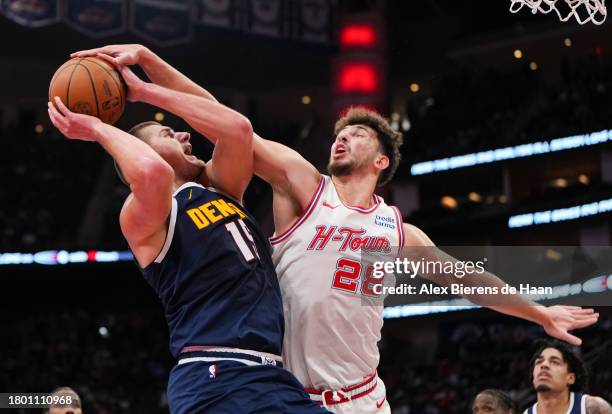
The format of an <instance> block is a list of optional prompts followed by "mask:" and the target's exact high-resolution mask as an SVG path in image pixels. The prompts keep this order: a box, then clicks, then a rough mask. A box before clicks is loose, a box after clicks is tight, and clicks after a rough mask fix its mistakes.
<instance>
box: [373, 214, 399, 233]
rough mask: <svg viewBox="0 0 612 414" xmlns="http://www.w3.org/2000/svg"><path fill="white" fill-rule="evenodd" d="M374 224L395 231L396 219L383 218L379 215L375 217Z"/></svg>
mask: <svg viewBox="0 0 612 414" xmlns="http://www.w3.org/2000/svg"><path fill="white" fill-rule="evenodd" d="M374 224H376V225H377V226H380V227H384V228H387V229H391V230H395V227H396V224H395V217H388V216H381V215H379V214H377V215H376V216H375V217H374Z"/></svg>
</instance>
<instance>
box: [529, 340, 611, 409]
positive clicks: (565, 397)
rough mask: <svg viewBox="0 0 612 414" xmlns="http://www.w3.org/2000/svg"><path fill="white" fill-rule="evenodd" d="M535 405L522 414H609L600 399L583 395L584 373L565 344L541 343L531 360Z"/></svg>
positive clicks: (609, 407)
mask: <svg viewBox="0 0 612 414" xmlns="http://www.w3.org/2000/svg"><path fill="white" fill-rule="evenodd" d="M531 365H532V366H533V371H532V376H533V377H532V380H533V387H534V389H535V391H536V392H537V394H538V400H537V402H536V403H535V404H534V405H533V406H532V407H530V408H529V409H527V410H525V412H524V414H566V413H567V414H612V407H611V406H610V404H608V403H607V402H606V401H605V400H604V399H602V398H600V397H595V396H591V395H587V394H584V393H583V392H584V390H585V387H586V385H587V373H586V370H585V368H584V364H583V362H582V359H581V358H580V357H579V356H578V354H577V353H576V352H575V351H574V350H573V349H572V348H570V347H569V346H568V345H567V344H565V343H563V342H560V341H545V342H544V343H542V345H541V346H540V347H539V348H538V350H537V351H536V352H535V354H534V355H533V358H532V359H531Z"/></svg>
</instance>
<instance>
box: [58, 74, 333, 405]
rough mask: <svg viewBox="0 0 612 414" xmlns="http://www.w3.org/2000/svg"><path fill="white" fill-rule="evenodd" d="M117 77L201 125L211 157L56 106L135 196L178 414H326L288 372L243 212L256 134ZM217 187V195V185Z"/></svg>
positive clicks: (216, 107)
mask: <svg viewBox="0 0 612 414" xmlns="http://www.w3.org/2000/svg"><path fill="white" fill-rule="evenodd" d="M122 75H123V77H124V79H125V80H126V83H127V85H128V88H129V96H128V99H129V100H132V101H142V102H146V103H149V104H152V105H156V106H158V107H160V108H163V109H165V110H167V111H169V112H172V113H174V114H176V115H177V116H180V117H182V118H184V119H185V120H187V122H189V123H191V124H192V125H196V124H197V126H196V129H197V130H198V132H200V133H202V134H203V135H204V136H206V137H210V138H211V140H212V141H213V142H214V143H215V149H214V152H213V155H212V159H211V161H210V162H208V163H205V162H204V161H202V160H200V159H198V158H197V157H195V156H194V155H192V154H191V144H190V143H189V141H190V135H189V133H186V132H175V131H173V130H172V128H170V127H167V126H163V125H160V124H157V123H155V122H148V123H143V124H139V125H137V127H135V128H133V129H132V134H133V135H132V134H128V133H126V132H123V131H121V130H119V129H117V128H115V127H113V126H111V125H107V124H104V123H102V121H100V120H99V119H98V118H94V117H92V116H88V115H81V114H76V113H72V112H71V111H69V110H68V109H67V108H66V107H65V106H64V104H63V103H62V102H61V100H60V99H59V98H57V97H56V98H55V100H54V104H55V105H54V104H52V103H51V102H49V105H48V110H49V116H50V118H51V121H52V122H53V124H54V125H55V126H56V127H57V128H58V129H59V130H60V131H61V132H62V133H63V134H64V135H65V136H66V137H68V138H71V139H80V140H87V141H95V142H98V143H99V144H101V145H102V146H103V147H104V149H105V150H107V151H108V152H109V153H110V155H111V156H112V157H113V158H114V160H115V161H116V163H117V165H118V167H119V169H120V171H121V175H122V177H123V178H124V179H125V180H126V181H127V182H128V183H129V185H130V188H131V194H130V195H129V196H128V198H127V199H126V201H125V204H124V205H123V208H122V210H121V215H120V225H121V230H122V232H123V234H124V236H125V238H126V240H127V241H128V243H129V246H130V248H131V250H132V252H133V253H134V257H135V259H136V261H137V263H138V266H139V267H140V269H141V271H142V273H143V275H144V277H145V279H146V281H147V282H148V283H149V284H150V285H151V286H152V287H153V289H154V290H155V292H156V293H157V295H158V296H159V298H160V300H161V302H162V305H163V308H164V311H165V316H166V320H167V323H168V327H169V332H170V351H171V353H172V355H173V356H174V357H176V358H177V360H178V364H177V365H176V366H175V367H174V368H173V369H172V372H171V373H170V378H169V383H168V404H169V407H170V411H171V412H172V413H176V414H194V413H207V414H217V413H325V412H327V411H326V410H324V409H322V408H321V407H319V405H317V404H315V403H313V402H312V401H311V400H310V398H309V397H308V394H306V393H305V391H304V390H303V387H302V385H301V384H300V383H299V381H298V380H297V379H296V378H295V377H294V376H293V375H292V374H290V373H289V372H288V371H286V370H284V369H283V368H282V359H281V357H280V355H281V344H282V340H283V331H284V318H283V305H282V301H281V296H280V288H279V285H278V281H277V277H276V273H275V271H274V266H273V264H272V260H271V257H270V253H269V251H268V245H267V241H266V239H265V238H264V236H263V235H262V234H261V231H260V230H259V228H258V226H257V225H256V224H255V222H254V221H253V219H252V218H251V216H250V215H249V214H248V213H247V212H246V210H245V209H244V208H243V206H242V205H241V204H240V200H241V199H242V195H243V192H244V190H245V188H246V186H247V184H248V183H249V181H250V179H251V176H252V169H253V154H252V140H253V139H252V129H251V125H250V123H249V121H248V120H247V119H246V118H245V117H243V116H242V115H240V114H238V113H237V112H235V111H233V110H231V109H229V108H227V107H225V106H223V105H221V104H218V103H216V102H212V101H207V102H200V101H202V99H199V98H196V97H193V96H192V95H187V94H182V93H179V92H175V91H172V90H169V89H166V88H163V87H160V86H157V85H154V84H151V83H145V82H142V81H141V80H140V79H139V78H137V77H136V76H135V75H134V74H133V73H132V72H131V71H130V70H129V69H127V68H123V70H122ZM213 187H214V188H213Z"/></svg>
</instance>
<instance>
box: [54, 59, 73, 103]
mask: <svg viewBox="0 0 612 414" xmlns="http://www.w3.org/2000/svg"><path fill="white" fill-rule="evenodd" d="M76 65H77V63H73V64H72V65H68V66H63V67H61V68H60V69H59V70H58V71H57V72H55V75H53V78H52V79H51V85H49V100H51V99H53V96H51V91H52V90H53V84H55V81H56V80H57V78H58V77H59V75H60V74H61V73H62V72H63V71H65V70H66V69H68V68H71V67H73V66H76Z"/></svg>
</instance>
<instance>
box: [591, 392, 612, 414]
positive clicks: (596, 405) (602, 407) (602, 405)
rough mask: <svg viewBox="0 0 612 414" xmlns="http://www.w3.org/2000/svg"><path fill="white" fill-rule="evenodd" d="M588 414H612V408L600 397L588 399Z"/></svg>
mask: <svg viewBox="0 0 612 414" xmlns="http://www.w3.org/2000/svg"><path fill="white" fill-rule="evenodd" d="M586 412H587V414H612V406H610V404H608V403H607V402H606V401H605V400H604V399H603V398H600V397H591V396H589V397H587V400H586Z"/></svg>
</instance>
